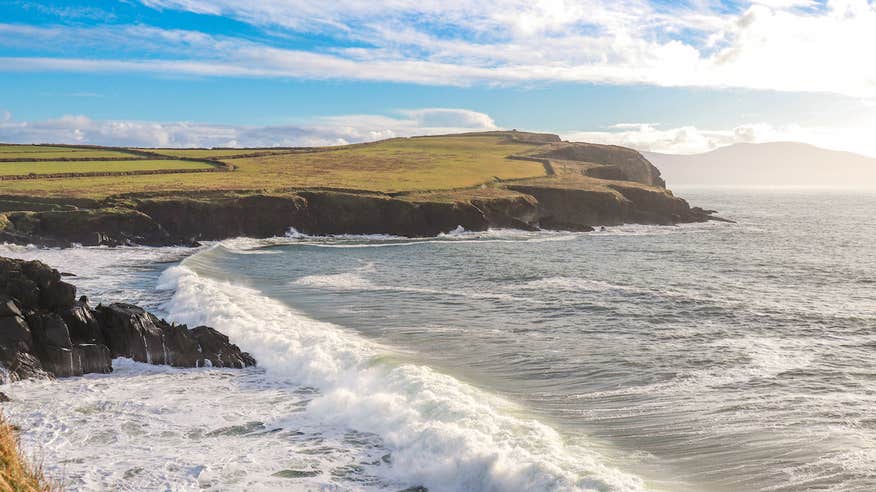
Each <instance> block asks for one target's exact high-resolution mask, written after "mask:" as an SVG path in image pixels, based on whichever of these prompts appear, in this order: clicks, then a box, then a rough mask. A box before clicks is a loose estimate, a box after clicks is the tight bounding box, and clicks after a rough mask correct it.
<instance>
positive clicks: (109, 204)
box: [0, 132, 720, 246]
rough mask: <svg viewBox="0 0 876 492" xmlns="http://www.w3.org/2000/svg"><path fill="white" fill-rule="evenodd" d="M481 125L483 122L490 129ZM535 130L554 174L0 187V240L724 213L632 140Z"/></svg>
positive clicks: (118, 240)
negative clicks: (467, 183) (673, 180)
mask: <svg viewBox="0 0 876 492" xmlns="http://www.w3.org/2000/svg"><path fill="white" fill-rule="evenodd" d="M481 135H483V134H481ZM502 135H504V136H506V137H507V138H508V139H509V140H513V141H518V142H519V141H526V142H528V143H532V142H535V143H537V144H538V145H537V146H535V147H533V149H532V150H531V151H530V152H527V153H525V154H515V155H509V156H508V158H509V159H524V160H530V161H535V162H539V163H541V164H542V165H543V166H544V168H545V176H543V177H538V178H528V179H520V180H509V181H503V180H499V179H495V180H493V181H492V182H489V183H484V184H482V185H481V186H478V187H476V188H469V189H456V190H434V191H418V192H410V193H393V194H387V193H378V192H371V191H362V190H346V189H343V190H342V189H315V188H311V189H294V188H290V189H283V188H278V189H273V190H270V191H254V190H240V191H222V192H216V191H213V192H202V193H198V192H187V193H173V194H170V193H162V192H155V193H138V194H132V195H116V196H110V197H107V198H104V199H101V200H88V199H64V198H38V197H23V196H15V197H12V196H8V197H0V212H3V214H2V215H0V240H2V241H7V242H15V243H31V244H40V245H49V246H65V245H69V244H71V243H77V244H82V245H120V244H143V245H185V244H192V243H194V242H196V241H201V240H221V239H225V238H229V237H237V236H249V237H256V238H260V237H270V236H278V235H282V234H284V233H286V232H287V231H288V230H289V229H290V228H295V229H296V230H298V231H301V232H304V233H308V234H315V235H323V234H341V233H344V234H376V233H386V234H394V235H400V236H412V237H413V236H433V235H436V234H439V233H442V232H448V231H450V230H453V229H455V228H457V227H459V226H462V227H463V228H465V229H466V230H471V231H480V230H485V229H487V228H490V227H505V228H518V229H538V228H544V229H562V230H576V231H586V230H591V229H592V228H593V227H598V226H606V225H618V224H623V223H639V224H661V225H671V224H679V223H686V222H701V221H706V220H712V219H715V220H720V219H717V218H715V217H714V216H712V215H711V214H712V213H713V212H711V211H706V210H702V209H699V208H695V207H691V206H690V205H689V204H688V203H687V202H686V201H685V200H683V199H681V198H679V197H676V196H674V195H673V194H672V192H671V191H669V190H668V189H666V187H665V183H664V181H663V179H662V178H661V177H660V171H659V170H658V169H657V168H655V167H654V166H653V165H652V164H651V163H650V162H648V161H647V160H646V159H645V158H644V157H642V155H641V154H639V153H638V152H636V151H634V150H632V149H627V148H623V147H616V146H607V145H596V144H588V143H573V142H563V141H561V140H560V139H559V137H557V136H556V135H549V134H531V133H524V132H502Z"/></svg>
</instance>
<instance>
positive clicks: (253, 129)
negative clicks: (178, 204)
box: [0, 108, 496, 147]
mask: <svg viewBox="0 0 876 492" xmlns="http://www.w3.org/2000/svg"><path fill="white" fill-rule="evenodd" d="M493 129H496V124H495V122H493V119H492V118H490V117H489V116H488V115H486V114H483V113H478V112H475V111H469V110H466V109H448V108H424V109H414V110H402V111H398V112H397V113H396V114H395V115H391V116H384V115H348V116H333V117H325V118H318V119H316V120H314V122H312V123H308V124H301V125H276V126H239V125H238V126H235V125H217V124H202V123H191V122H169V123H168V122H163V123H162V122H147V121H121V120H106V121H100V120H93V119H90V118H87V117H85V116H81V115H78V116H64V117H61V118H57V119H51V120H45V121H16V120H15V119H14V118H13V117H12V115H11V114H9V112H4V111H0V142H5V143H73V144H76V143H78V144H91V145H108V146H125V147H297V146H302V147H304V146H323V145H343V144H347V143H355V142H366V141H373V140H381V139H386V138H393V137H405V136H412V135H435V134H443V133H458V132H466V131H484V130H493Z"/></svg>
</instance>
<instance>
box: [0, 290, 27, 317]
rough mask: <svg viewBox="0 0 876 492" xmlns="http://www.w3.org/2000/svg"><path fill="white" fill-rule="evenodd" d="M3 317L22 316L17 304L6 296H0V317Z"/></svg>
mask: <svg viewBox="0 0 876 492" xmlns="http://www.w3.org/2000/svg"><path fill="white" fill-rule="evenodd" d="M3 316H23V314H21V308H20V307H19V306H18V302H17V301H16V300H15V299H13V298H11V297H9V296H6V295H0V317H3Z"/></svg>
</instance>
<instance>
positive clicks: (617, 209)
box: [509, 182, 722, 231]
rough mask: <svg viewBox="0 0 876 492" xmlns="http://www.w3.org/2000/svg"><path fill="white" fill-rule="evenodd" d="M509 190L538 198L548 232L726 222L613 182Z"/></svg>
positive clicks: (652, 191) (660, 194)
mask: <svg viewBox="0 0 876 492" xmlns="http://www.w3.org/2000/svg"><path fill="white" fill-rule="evenodd" d="M509 189H512V190H514V191H518V192H520V193H525V194H527V195H531V196H533V197H535V200H536V203H537V210H538V219H537V223H538V224H539V226H540V227H542V228H545V229H558V230H570V231H590V230H593V228H594V227H597V226H605V225H609V226H610V225H621V224H628V223H635V224H656V225H670V224H680V223H689V222H705V221H707V220H722V219H717V218H715V217H712V215H711V214H712V213H714V212H713V211H706V210H702V209H700V208H691V207H690V205H689V204H688V203H687V201H685V200H683V199H681V198H678V197H676V196H674V195H672V193H671V192H669V191H668V190H665V189H658V188H653V187H644V186H637V185H633V184H629V185H626V184H623V183H622V182H610V183H608V184H607V185H606V186H600V187H590V188H588V187H570V186H565V185H563V184H562V183H559V182H558V183H556V184H544V183H540V184H519V185H511V186H509Z"/></svg>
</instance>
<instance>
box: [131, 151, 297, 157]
mask: <svg viewBox="0 0 876 492" xmlns="http://www.w3.org/2000/svg"><path fill="white" fill-rule="evenodd" d="M136 150H142V151H145V152H153V153H155V154H161V155H166V156H169V157H188V158H190V159H205V158H208V157H217V158H221V157H235V156H239V155H250V154H280V153H288V152H291V151H290V150H288V149H285V150H284V149H273V150H272V149H136Z"/></svg>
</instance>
